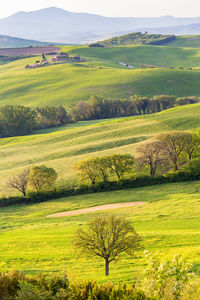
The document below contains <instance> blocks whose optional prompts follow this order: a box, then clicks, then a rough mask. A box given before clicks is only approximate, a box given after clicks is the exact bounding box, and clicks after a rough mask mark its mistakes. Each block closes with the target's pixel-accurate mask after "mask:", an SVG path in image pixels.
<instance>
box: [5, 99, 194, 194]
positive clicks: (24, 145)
mask: <svg viewBox="0 0 200 300" xmlns="http://www.w3.org/2000/svg"><path fill="white" fill-rule="evenodd" d="M98 122H99V124H97V123H98ZM98 122H97V121H87V122H79V123H75V124H72V125H67V126H64V127H61V128H57V129H53V130H51V129H48V130H43V131H39V132H38V133H36V134H34V135H29V136H24V137H13V138H4V139H1V140H0V160H1V165H0V181H1V187H0V192H1V193H2V194H3V193H4V194H5V193H6V194H9V193H10V192H12V191H10V190H8V188H7V186H6V183H7V180H8V178H9V177H11V176H12V175H14V174H17V173H19V172H20V171H22V170H23V169H24V168H25V167H27V166H30V165H32V164H45V165H47V166H50V167H53V168H55V169H56V171H57V173H58V174H59V184H65V185H66V184H67V185H76V184H77V174H76V171H75V169H74V165H75V163H76V162H78V161H80V160H83V159H85V158H87V157H88V156H93V155H94V156H100V155H105V154H110V153H131V154H134V155H135V150H136V148H137V146H138V143H141V142H145V141H146V140H148V139H150V138H152V137H153V136H154V135H155V134H157V133H159V132H164V131H170V130H175V129H176V130H192V129H195V128H199V127H200V104H192V105H186V106H182V107H178V108H173V109H170V110H167V111H163V112H161V113H157V114H154V115H145V116H141V117H131V118H121V119H112V120H108V121H107V120H99V121H98Z"/></svg>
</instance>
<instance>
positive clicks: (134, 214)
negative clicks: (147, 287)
mask: <svg viewBox="0 0 200 300" xmlns="http://www.w3.org/2000/svg"><path fill="white" fill-rule="evenodd" d="M199 188H200V184H199V182H192V183H191V182H190V183H187V182H186V183H182V184H177V183H176V184H166V185H162V186H153V187H146V188H137V189H133V190H123V191H115V192H106V193H99V194H98V193H97V194H93V195H84V196H75V197H69V198H63V199H59V200H55V201H49V202H46V203H40V204H34V205H20V206H12V207H6V208H1V210H0V229H1V230H0V262H1V263H0V265H1V269H3V270H6V269H13V268H14V269H17V270H24V271H25V272H27V273H28V274H34V273H36V272H59V271H63V270H66V271H67V272H68V274H69V275H70V278H72V279H78V280H79V279H97V280H98V281H100V282H101V281H104V280H105V277H104V263H103V261H102V260H98V259H96V258H87V257H84V256H80V255H78V253H77V252H76V251H75V250H74V247H73V239H74V234H75V231H76V230H77V229H78V228H80V226H81V227H83V228H84V227H85V225H86V223H87V222H88V221H89V220H90V219H91V218H92V217H94V216H97V215H100V214H102V213H103V215H108V214H111V213H114V214H116V215H120V216H125V217H127V218H128V219H129V220H130V221H131V222H132V223H133V225H134V227H135V229H136V231H137V232H138V233H139V234H140V235H141V236H142V238H143V245H144V249H147V250H148V251H152V252H153V253H155V252H157V253H159V255H161V256H162V257H165V258H167V257H170V258H171V257H172V256H173V255H174V254H175V253H180V254H181V255H183V256H184V257H186V258H187V259H188V261H190V262H192V263H193V264H194V269H195V270H198V268H199V257H200V219H199V209H200V201H199V199H200V190H199ZM129 201H145V202H146V205H144V206H135V207H129V208H120V209H114V210H106V211H101V212H98V213H97V212H96V213H88V214H85V215H79V216H73V217H72V216H71V217H62V218H48V217H47V216H48V215H49V214H51V213H55V212H60V211H67V210H74V209H80V208H87V207H92V206H96V205H101V204H109V203H118V202H129ZM143 266H144V253H143V250H141V251H139V252H138V253H135V254H134V255H133V256H131V257H129V256H127V255H123V258H122V260H120V261H118V262H115V263H112V264H111V273H110V277H109V279H110V280H112V281H113V282H116V281H125V280H126V281H127V282H132V281H134V280H135V279H136V277H137V276H138V275H139V273H140V271H141V268H142V267H143Z"/></svg>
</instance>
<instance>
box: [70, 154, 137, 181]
mask: <svg viewBox="0 0 200 300" xmlns="http://www.w3.org/2000/svg"><path fill="white" fill-rule="evenodd" d="M133 165H134V158H133V156H132V155H130V154H113V155H108V156H103V157H96V158H88V159H86V160H83V161H81V162H79V163H78V164H76V166H75V168H76V169H77V170H78V171H79V176H80V179H81V181H85V180H86V181H87V180H89V181H90V182H91V184H92V185H95V184H96V183H97V182H102V181H103V182H107V181H109V178H110V177H111V178H113V176H115V177H116V178H117V180H120V179H122V177H123V175H124V174H126V173H129V172H131V171H132V169H133Z"/></svg>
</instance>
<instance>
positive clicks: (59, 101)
mask: <svg viewBox="0 0 200 300" xmlns="http://www.w3.org/2000/svg"><path fill="white" fill-rule="evenodd" d="M63 49H64V50H65V51H67V52H69V53H70V54H80V55H81V57H82V58H84V59H85V60H86V62H83V63H79V64H61V65H54V66H48V67H44V68H40V69H34V70H25V65H26V64H30V63H33V62H35V60H36V58H31V59H24V60H19V61H15V62H12V63H9V64H6V65H1V66H0V81H1V85H0V105H5V104H10V103H12V104H25V105H33V106H36V105H44V104H45V105H64V106H65V107H67V106H68V105H69V104H70V103H75V102H77V101H79V100H85V99H88V98H89V97H90V96H91V95H96V94H101V95H103V96H105V97H120V98H124V97H129V96H131V95H133V94H141V95H143V96H153V95H156V94H174V95H176V96H191V95H194V96H199V95H200V85H199V80H200V73H199V71H198V70H197V71H195V70H174V69H166V68H155V69H151V68H147V69H138V65H139V64H149V65H156V66H176V67H177V66H179V65H182V66H184V67H197V66H199V65H200V50H199V49H190V48H171V47H158V46H127V47H115V48H109V49H106V48H102V49H98V48H89V47H85V46H84V47H64V48H63ZM120 61H121V62H124V63H128V64H133V65H134V64H135V68H136V69H128V68H127V67H124V66H121V65H120V64H119V62H120Z"/></svg>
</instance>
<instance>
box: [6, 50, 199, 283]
mask: <svg viewBox="0 0 200 300" xmlns="http://www.w3.org/2000/svg"><path fill="white" fill-rule="evenodd" d="M155 49H156V50H155ZM65 50H66V51H68V52H69V53H71V54H80V55H81V56H83V57H84V58H85V59H86V60H87V61H86V62H84V63H82V64H75V65H71V64H63V65H55V66H49V67H45V68H41V69H37V70H25V69H24V66H25V65H26V64H27V63H32V62H34V60H35V58H34V59H33V58H31V59H27V60H20V61H15V62H12V63H9V64H6V65H1V66H0V82H1V84H0V105H4V104H24V105H32V106H35V105H60V104H62V105H64V106H66V107H67V106H68V105H69V104H70V103H75V102H77V101H78V100H84V99H87V98H88V97H89V96H91V95H95V94H102V95H104V96H106V97H121V98H123V97H128V96H130V95H132V94H141V95H148V96H151V95H155V94H164V93H165V94H175V95H177V96H187V95H196V96H199V95H200V85H199V81H200V72H198V71H190V70H167V69H141V70H138V69H136V70H135V69H134V70H131V69H125V68H124V67H122V66H120V65H118V61H120V60H122V61H124V62H127V63H147V64H148V63H149V64H155V63H156V64H161V65H174V66H178V65H179V64H181V65H184V66H186V67H192V66H198V65H199V56H200V51H199V49H195V48H193V49H189V48H187V49H186V48H170V47H157V48H154V47H151V46H149V47H146V48H144V47H118V48H114V49H89V48H87V47H76V48H75V47H66V48H65ZM155 57H156V59H155ZM126 59H127V61H126ZM129 60H130V61H129ZM91 66H93V68H91ZM100 67H101V68H100ZM199 127H200V104H193V105H187V106H182V107H177V108H173V109H170V110H167V111H163V112H161V113H157V114H153V115H145V116H140V117H129V118H121V119H112V120H97V121H87V122H78V123H75V124H71V125H67V126H63V127H60V128H53V129H47V130H41V131H37V132H35V133H34V134H32V135H28V136H23V137H13V138H4V139H1V140H0V160H1V165H0V181H1V186H0V194H1V195H2V194H4V195H5V194H6V195H9V194H12V191H10V190H9V189H8V188H7V186H6V183H7V180H8V178H9V177H11V176H13V175H15V174H18V173H19V172H20V171H22V170H23V169H24V168H25V167H28V166H31V165H33V164H37V165H39V164H45V165H47V166H50V167H53V168H55V170H56V171H57V173H58V175H59V184H62V185H76V184H77V175H76V172H75V169H74V165H75V163H76V162H78V161H80V160H82V159H85V158H87V157H88V156H100V155H105V154H111V153H131V154H133V155H136V148H137V146H138V144H139V143H145V142H146V141H147V140H149V139H151V138H153V137H154V136H155V135H156V134H158V133H160V132H165V131H171V130H194V129H197V128H199ZM199 188H200V183H199V182H190V183H182V184H168V185H162V186H153V187H146V188H138V189H134V190H123V191H115V192H107V193H100V194H93V195H84V196H76V197H68V198H63V199H58V200H55V201H49V202H46V203H40V204H35V205H20V206H12V207H7V208H1V210H0V228H1V231H0V261H1V263H0V264H1V269H2V270H3V269H7V268H9V269H12V268H16V269H21V270H25V271H26V272H28V273H31V274H32V273H35V272H51V271H53V272H54V271H55V272H57V271H62V270H64V269H66V270H67V272H68V273H69V274H70V277H71V278H72V279H94V278H97V280H99V281H103V280H104V279H105V278H104V270H103V261H98V260H96V259H92V260H88V259H87V258H82V257H78V256H77V254H75V253H74V249H73V237H74V232H75V231H76V229H77V228H79V227H80V226H85V224H86V222H87V221H88V220H89V219H90V218H91V217H93V216H94V215H98V214H100V212H99V213H91V214H87V215H82V216H74V217H67V218H55V219H52V218H47V215H49V214H52V213H55V212H59V211H65V210H74V209H80V208H87V207H92V206H94V205H101V204H109V203H118V202H129V201H145V202H147V204H146V205H145V206H141V207H131V208H130V207H129V208H123V209H115V210H113V213H116V214H119V215H123V216H127V218H128V219H129V220H131V222H133V224H134V226H135V228H136V230H137V231H138V232H139V234H140V235H141V236H142V237H143V240H144V249H147V250H150V251H153V252H156V251H158V252H159V253H160V255H162V256H163V257H171V256H172V255H173V254H175V253H180V254H183V255H184V256H186V258H188V260H189V261H191V262H193V263H194V267H195V269H196V270H197V269H198V267H199V253H200V247H199V242H198V241H199V232H200V231H199V229H200V220H199V208H200V202H199V198H200V190H199ZM109 213H111V212H110V211H105V212H104V214H109ZM143 264H144V256H143V251H141V252H138V254H137V255H135V256H133V257H127V256H124V259H123V260H122V261H121V262H118V263H115V264H114V263H113V264H112V265H111V276H110V280H113V281H123V280H127V281H128V282H131V281H132V280H134V279H135V278H136V276H137V273H138V272H139V271H140V268H141V267H142V266H143Z"/></svg>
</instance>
